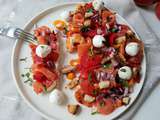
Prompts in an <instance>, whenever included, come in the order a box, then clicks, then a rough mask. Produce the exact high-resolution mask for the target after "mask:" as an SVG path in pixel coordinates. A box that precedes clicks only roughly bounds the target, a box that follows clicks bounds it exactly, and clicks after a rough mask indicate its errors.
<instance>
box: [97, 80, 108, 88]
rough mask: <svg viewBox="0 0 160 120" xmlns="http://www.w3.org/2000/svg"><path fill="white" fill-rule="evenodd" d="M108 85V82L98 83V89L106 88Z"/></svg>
mask: <svg viewBox="0 0 160 120" xmlns="http://www.w3.org/2000/svg"><path fill="white" fill-rule="evenodd" d="M109 85H110V82H109V81H101V82H99V88H100V89H104V88H108V87H109Z"/></svg>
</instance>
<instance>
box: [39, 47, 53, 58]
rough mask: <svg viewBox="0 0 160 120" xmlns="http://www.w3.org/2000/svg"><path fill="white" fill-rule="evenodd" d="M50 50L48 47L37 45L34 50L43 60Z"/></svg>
mask: <svg viewBox="0 0 160 120" xmlns="http://www.w3.org/2000/svg"><path fill="white" fill-rule="evenodd" d="M51 50H52V49H51V47H50V46H48V45H38V46H37V48H36V55H37V56H39V57H41V58H45V57H47V55H48V54H50V53H51Z"/></svg>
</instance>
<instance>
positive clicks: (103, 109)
mask: <svg viewBox="0 0 160 120" xmlns="http://www.w3.org/2000/svg"><path fill="white" fill-rule="evenodd" d="M114 106H115V105H114V101H113V100H112V99H111V98H108V99H105V100H101V101H98V102H97V110H98V112H99V113H101V114H104V115H108V114H110V113H112V112H113V111H114V110H115V107H114Z"/></svg>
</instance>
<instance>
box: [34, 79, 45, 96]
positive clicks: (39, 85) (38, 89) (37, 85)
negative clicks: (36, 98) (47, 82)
mask: <svg viewBox="0 0 160 120" xmlns="http://www.w3.org/2000/svg"><path fill="white" fill-rule="evenodd" d="M32 86H33V89H34V91H35V92H36V93H37V94H39V93H42V92H43V91H44V86H43V85H42V83H40V82H37V81H36V82H33V84H32Z"/></svg>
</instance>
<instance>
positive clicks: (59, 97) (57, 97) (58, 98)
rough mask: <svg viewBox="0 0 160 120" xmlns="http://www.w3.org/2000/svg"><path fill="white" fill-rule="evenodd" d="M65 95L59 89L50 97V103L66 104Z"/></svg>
mask: <svg viewBox="0 0 160 120" xmlns="http://www.w3.org/2000/svg"><path fill="white" fill-rule="evenodd" d="M64 99H65V97H64V94H63V92H61V91H60V90H58V89H55V90H53V91H52V92H51V93H50V95H49V102H50V103H54V104H57V105H60V104H62V103H63V102H64Z"/></svg>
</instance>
